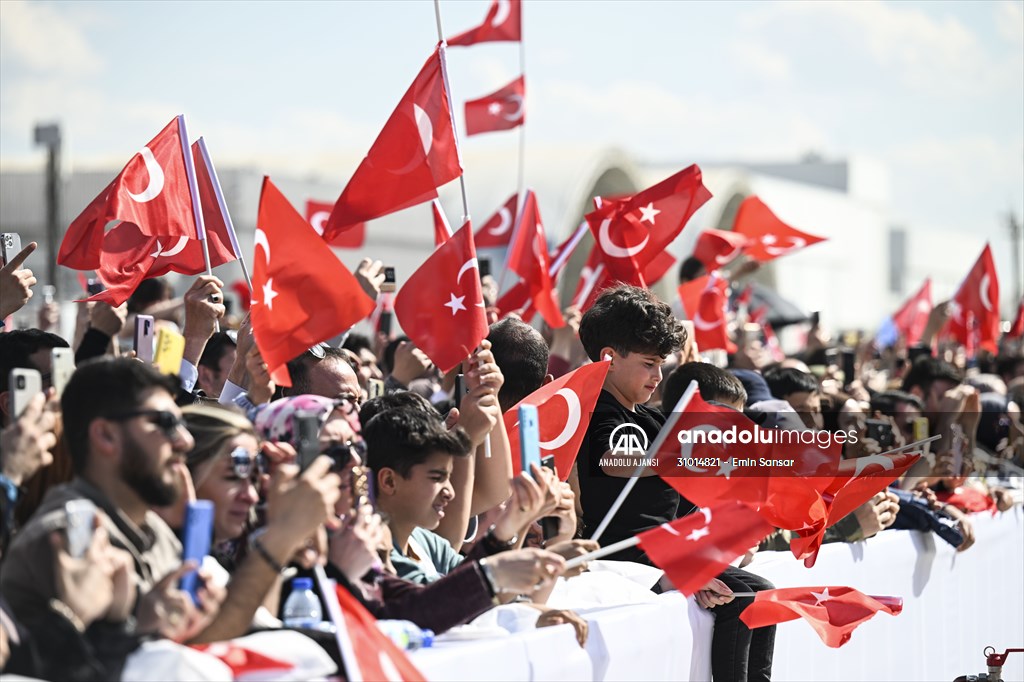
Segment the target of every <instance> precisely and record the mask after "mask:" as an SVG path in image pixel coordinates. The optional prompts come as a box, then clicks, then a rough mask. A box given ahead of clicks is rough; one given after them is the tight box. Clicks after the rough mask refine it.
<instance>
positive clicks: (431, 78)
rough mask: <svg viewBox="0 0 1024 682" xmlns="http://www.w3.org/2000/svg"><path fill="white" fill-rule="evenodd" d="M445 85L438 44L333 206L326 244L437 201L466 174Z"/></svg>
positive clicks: (328, 223) (445, 79)
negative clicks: (359, 226) (367, 224)
mask: <svg viewBox="0 0 1024 682" xmlns="http://www.w3.org/2000/svg"><path fill="white" fill-rule="evenodd" d="M446 81H447V75H446V69H445V56H444V46H443V44H439V45H438V46H437V48H435V49H434V53H433V54H432V55H431V56H430V58H429V59H428V60H427V62H426V64H424V65H423V68H422V69H421V70H420V72H419V74H418V75H417V76H416V80H414V81H413V83H412V85H411V86H410V87H409V89H408V90H407V91H406V93H405V95H404V96H403V97H402V99H401V101H400V102H399V103H398V107H396V108H395V110H394V112H393V113H392V114H391V118H389V119H388V121H387V123H385V124H384V129H383V130H381V131H380V135H378V136H377V139H376V140H375V141H374V143H373V146H371V147H370V151H369V153H367V155H366V158H365V159H363V161H362V163H360V164H359V167H358V168H357V169H356V172H355V174H354V175H353V176H352V179H351V180H349V182H348V185H347V186H346V187H345V189H344V190H343V191H342V193H341V196H340V197H338V201H337V202H336V203H335V204H334V210H332V211H331V216H330V218H328V220H327V227H326V229H325V230H324V239H325V240H327V242H328V243H333V242H334V240H335V239H337V238H339V237H340V236H341V234H342V233H343V232H344V231H345V230H347V229H349V228H350V227H351V226H352V225H355V224H357V223H361V222H365V221H367V220H371V219H373V218H379V217H381V216H383V215H387V214H389V213H394V212H395V211H400V210H401V209H403V208H408V207H410V206H415V205H416V204H422V203H423V202H425V201H430V200H431V199H436V198H437V188H438V187H441V186H442V185H445V184H447V183H448V182H450V181H452V180H454V179H455V178H457V177H459V176H460V175H462V163H461V160H460V159H459V150H458V143H457V141H456V139H455V127H454V124H453V122H452V114H451V109H450V108H449V100H448V87H447V83H446Z"/></svg>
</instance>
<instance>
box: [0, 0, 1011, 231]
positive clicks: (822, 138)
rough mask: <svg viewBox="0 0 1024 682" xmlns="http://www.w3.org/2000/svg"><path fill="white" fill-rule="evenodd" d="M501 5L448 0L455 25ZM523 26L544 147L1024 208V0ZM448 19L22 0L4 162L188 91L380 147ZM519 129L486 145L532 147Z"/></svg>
mask: <svg viewBox="0 0 1024 682" xmlns="http://www.w3.org/2000/svg"><path fill="white" fill-rule="evenodd" d="M489 4H490V3H489V0H459V1H457V2H456V1H453V0H443V1H442V2H441V12H442V19H443V25H444V30H445V33H446V34H447V35H453V34H454V33H456V32H459V31H462V30H465V29H467V28H469V27H471V26H474V25H476V24H478V23H480V22H481V21H482V20H483V17H484V15H485V14H486V12H487V9H488V6H489ZM524 36H525V41H524V48H525V62H526V78H527V93H528V94H527V140H528V146H529V145H537V146H544V145H575V146H579V145H593V146H594V147H595V148H602V147H607V146H618V147H621V148H623V149H625V150H627V151H628V152H630V153H631V154H632V155H633V156H634V157H635V158H638V159H640V160H646V161H652V162H678V163H679V166H680V168H682V167H683V166H685V165H688V164H689V163H691V162H694V161H715V160H745V161H795V160H797V159H799V158H800V157H802V156H804V155H805V154H807V153H810V152H814V153H817V154H819V155H821V156H823V157H824V158H826V159H842V158H846V157H850V156H863V157H867V158H869V159H872V160H874V161H876V162H879V163H880V164H881V165H882V166H883V167H884V168H885V169H886V171H887V174H888V178H889V182H890V191H889V193H890V202H891V212H892V215H893V218H894V221H896V222H901V223H903V224H908V225H910V226H912V227H916V228H918V229H928V230H933V229H934V230H940V231H941V230H959V231H971V232H978V233H983V234H997V233H998V234H1003V233H1004V230H1005V227H1004V225H1005V216H1006V214H1007V212H1008V211H1011V210H1012V211H1015V212H1016V213H1017V215H1018V216H1019V215H1021V213H1022V212H1024V2H1018V1H1013V0H998V1H994V2H910V1H907V2H873V1H870V0H860V1H857V2H845V3H828V2H754V3H744V2H717V3H703V2H670V1H668V0H664V1H661V2H642V1H636V0H633V1H630V2H625V1H614V0H601V1H596V0H595V1H590V2H581V1H568V0H565V1H563V0H544V1H539V0H531V1H528V2H526V3H525V5H524ZM436 39H437V33H436V24H435V18H434V8H433V4H432V3H431V2H429V1H428V0H407V1H405V2H387V1H383V0H374V1H373V2H361V1H357V0H350V1H347V2H326V1H323V2H273V1H269V0H268V1H265V2H246V3H241V2H145V1H139V2H32V3H28V2H21V1H20V0H3V1H2V2H0V166H2V167H3V168H24V167H33V168H38V167H41V166H42V164H43V152H42V150H41V149H39V148H36V147H34V146H33V144H32V129H33V126H34V125H35V124H36V123H37V122H40V121H51V120H56V121H59V122H60V123H61V125H62V127H63V130H64V136H65V140H66V142H65V154H66V155H67V157H68V158H67V163H68V164H69V165H70V167H72V168H95V167H120V166H121V165H123V164H124V162H125V161H127V159H128V158H129V157H130V156H131V155H132V154H133V153H135V151H137V150H138V148H139V147H140V146H141V145H142V144H144V143H145V142H146V141H147V140H149V139H150V138H151V137H152V136H153V135H155V134H156V132H158V131H159V130H160V129H161V128H162V127H163V126H164V125H165V124H166V123H167V122H168V121H169V120H170V119H171V118H172V117H173V116H174V115H175V114H177V113H180V112H184V113H186V114H187V115H188V117H189V125H190V132H192V134H193V135H198V134H202V135H205V136H206V138H207V139H208V141H209V142H210V148H211V150H212V151H213V153H214V154H215V158H216V159H217V164H218V165H219V166H227V165H230V164H233V163H245V164H249V165H254V166H256V167H258V168H260V169H261V170H264V171H265V172H268V173H271V174H273V173H274V172H284V171H287V172H291V173H294V174H297V175H300V176H302V175H304V174H316V175H321V176H322V175H323V173H324V172H325V168H324V158H325V157H327V156H329V155H330V153H332V152H345V153H357V154H359V155H361V154H363V153H365V150H367V149H368V148H369V146H370V144H371V143H372V141H373V139H374V137H375V136H376V133H377V132H378V131H379V129H380V127H381V126H382V125H383V123H384V121H385V120H386V119H387V117H388V116H389V115H390V113H391V111H392V109H393V108H394V106H395V105H396V104H397V102H398V100H399V99H400V97H401V95H402V93H403V92H404V91H405V89H406V88H407V87H408V85H409V83H410V82H411V80H412V78H413V77H414V76H415V74H416V73H417V72H418V70H419V68H420V67H421V66H422V64H423V61H424V60H425V59H426V57H427V56H428V55H429V53H430V51H431V50H432V48H433V45H434V44H435V42H436ZM449 68H450V81H451V86H452V96H453V100H454V101H455V103H456V109H457V110H460V111H461V104H460V102H461V101H463V100H466V99H472V98H475V97H479V96H482V95H484V94H486V93H489V92H491V91H493V90H496V89H498V88H499V87H501V86H502V85H504V84H505V83H507V82H508V81H510V80H512V79H513V78H514V77H516V76H517V75H518V73H519V50H518V46H517V45H516V44H514V43H490V44H486V45H480V46H476V47H472V48H452V49H451V51H450V53H449ZM458 120H459V125H460V126H461V116H460V117H459V119H458ZM485 138H487V139H485ZM516 140H517V136H516V135H515V134H514V133H501V134H495V135H488V136H482V137H474V138H472V139H471V140H469V141H467V142H465V144H467V145H477V146H478V147H479V148H483V149H490V148H493V149H494V151H495V153H504V152H506V151H508V152H509V158H510V163H513V162H514V161H512V160H511V159H514V151H513V150H514V148H515V144H516ZM528 148H529V147H528ZM326 170H327V172H331V171H332V169H331V168H327V169H326ZM352 170H353V168H351V167H348V168H338V169H337V170H336V175H337V183H338V188H339V191H340V189H341V188H342V187H343V186H344V183H345V182H346V181H347V180H348V177H349V176H350V174H351V172H352ZM469 172H470V169H467V174H468V173H469Z"/></svg>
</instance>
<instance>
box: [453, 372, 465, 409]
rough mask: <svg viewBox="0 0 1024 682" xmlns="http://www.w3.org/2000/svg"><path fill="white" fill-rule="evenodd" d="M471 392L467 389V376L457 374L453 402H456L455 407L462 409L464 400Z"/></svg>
mask: <svg viewBox="0 0 1024 682" xmlns="http://www.w3.org/2000/svg"><path fill="white" fill-rule="evenodd" d="M467 393H469V391H468V390H467V389H466V375H465V374H456V375H455V390H454V391H453V392H452V400H454V401H455V407H462V398H463V396H465V395H466V394H467Z"/></svg>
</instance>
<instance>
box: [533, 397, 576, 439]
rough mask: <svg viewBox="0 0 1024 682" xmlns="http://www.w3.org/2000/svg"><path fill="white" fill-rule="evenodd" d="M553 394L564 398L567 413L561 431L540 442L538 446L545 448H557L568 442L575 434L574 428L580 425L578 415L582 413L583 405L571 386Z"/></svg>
mask: <svg viewBox="0 0 1024 682" xmlns="http://www.w3.org/2000/svg"><path fill="white" fill-rule="evenodd" d="M555 395H560V396H562V398H564V399H565V404H566V405H567V406H568V407H569V415H568V416H567V417H566V418H565V427H564V428H562V432H561V433H559V434H558V435H557V436H555V437H554V438H552V439H551V440H543V441H541V442H540V447H542V448H544V449H545V450H557V449H558V448H560V447H562V446H563V445H565V444H566V443H568V442H569V441H570V440H571V439H572V437H573V436H574V435H575V434H576V429H577V428H579V425H580V416H582V414H583V406H582V405H580V397H579V396H578V395H576V391H573V390H572V389H571V388H562V389H559V390H557V391H555ZM552 397H554V396H552Z"/></svg>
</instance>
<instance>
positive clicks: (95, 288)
mask: <svg viewBox="0 0 1024 682" xmlns="http://www.w3.org/2000/svg"><path fill="white" fill-rule="evenodd" d="M106 288H107V287H106V286H104V285H103V282H101V281H100V280H98V279H96V278H95V277H93V278H92V279H90V280H89V281H88V282H87V283H86V285H85V291H86V293H87V294H89V295H90V296H95V295H96V294H98V293H100V292H101V291H103V290H105V289H106Z"/></svg>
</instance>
